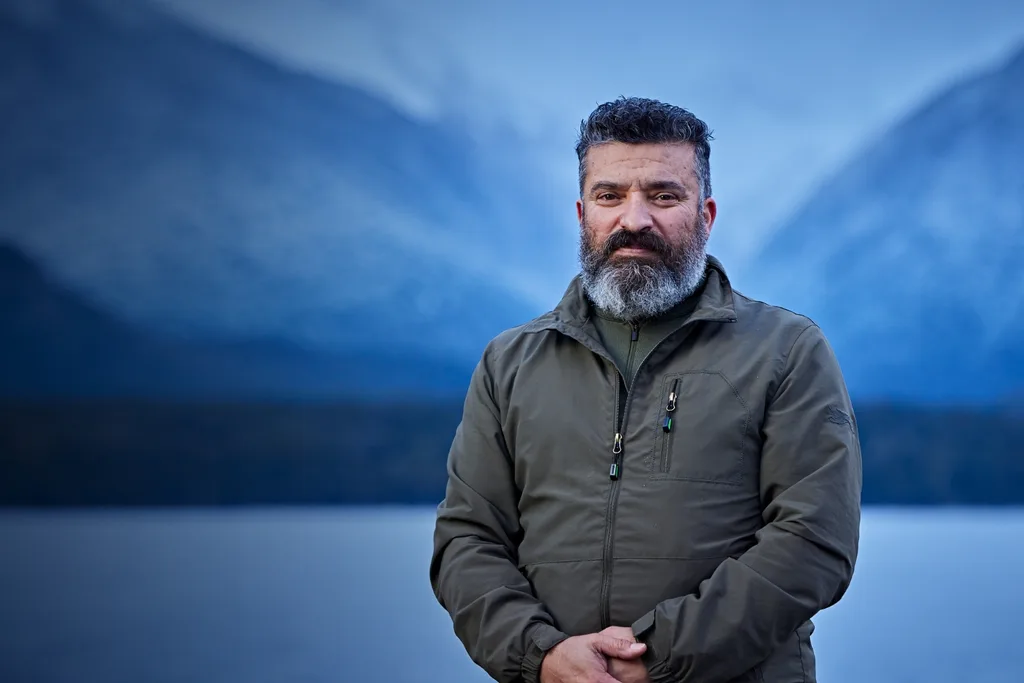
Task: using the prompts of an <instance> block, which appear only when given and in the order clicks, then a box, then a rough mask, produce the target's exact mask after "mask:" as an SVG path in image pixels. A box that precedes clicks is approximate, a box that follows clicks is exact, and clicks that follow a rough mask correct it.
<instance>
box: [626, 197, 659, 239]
mask: <svg viewBox="0 0 1024 683" xmlns="http://www.w3.org/2000/svg"><path fill="white" fill-rule="evenodd" d="M619 224H620V225H621V226H622V227H623V228H624V229H626V230H629V231H631V232H639V231H641V230H649V229H650V228H651V227H652V220H651V212H650V210H649V209H648V206H647V200H646V199H645V198H644V197H642V196H639V195H636V194H630V195H629V196H628V197H627V199H626V202H625V204H624V205H623V207H622V216H620V217H619Z"/></svg>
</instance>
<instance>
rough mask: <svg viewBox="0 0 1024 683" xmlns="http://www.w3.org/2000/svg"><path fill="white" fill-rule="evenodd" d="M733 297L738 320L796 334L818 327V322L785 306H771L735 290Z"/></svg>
mask: <svg viewBox="0 0 1024 683" xmlns="http://www.w3.org/2000/svg"><path fill="white" fill-rule="evenodd" d="M733 297H734V301H735V306H736V313H737V318H738V319H739V320H741V321H743V320H747V321H750V322H751V323H756V324H757V325H758V326H762V327H763V326H766V325H767V326H769V327H770V328H773V329H776V330H791V331H795V332H796V334H800V333H801V332H803V331H805V330H807V329H808V328H810V327H814V328H817V327H818V324H817V322H815V321H814V320H813V319H812V318H810V317H809V316H807V315H805V314H803V313H798V312H796V311H792V310H790V309H788V308H785V307H784V306H779V305H776V304H770V303H767V302H765V301H761V300H759V299H755V298H753V297H750V296H747V295H746V294H743V293H742V292H738V291H735V290H734V291H733Z"/></svg>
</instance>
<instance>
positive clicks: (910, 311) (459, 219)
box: [0, 0, 1024, 402]
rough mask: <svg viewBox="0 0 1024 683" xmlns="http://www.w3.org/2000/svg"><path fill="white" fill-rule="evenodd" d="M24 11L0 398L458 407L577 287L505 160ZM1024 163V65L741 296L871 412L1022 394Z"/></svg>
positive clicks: (787, 227) (895, 136)
mask: <svg viewBox="0 0 1024 683" xmlns="http://www.w3.org/2000/svg"><path fill="white" fill-rule="evenodd" d="M30 5H31V3H28V4H26V3H23V2H12V0H0V78H2V79H3V82H4V83H5V87H4V88H3V89H2V91H0V239H2V240H5V241H6V244H7V246H6V247H4V248H3V249H2V250H0V328H2V330H3V332H2V333H0V391H2V393H4V394H6V395H8V396H19V395H28V394H35V395H55V394H67V393H71V394H79V395H110V394H118V395H125V394H130V395H137V394H146V395H159V396H164V395H175V396H191V397H206V396H246V397H254V396H256V397H258V396H264V397H318V396H361V397H369V396H371V395H372V396H388V395H391V396H393V395H396V394H398V395H406V394H409V393H410V392H411V393H413V394H414V395H427V394H438V393H439V394H446V395H447V394H452V395H454V394H458V393H459V391H461V389H462V388H463V387H464V383H465V381H466V378H467V377H468V372H469V371H470V370H471V368H472V366H473V364H474V363H475V362H476V360H477V358H478V357H479V353H480V351H481V350H482V348H483V346H484V344H485V343H486V342H487V340H489V339H490V338H491V337H492V336H494V335H495V334H497V333H498V332H500V331H501V330H503V329H505V328H507V327H511V326H513V325H516V324H519V323H521V322H523V321H525V320H527V319H529V318H531V317H533V316H534V315H537V314H538V313H540V312H542V311H543V310H545V309H546V308H548V307H550V306H551V305H553V304H554V303H555V302H554V301H551V300H550V293H551V292H552V291H557V290H558V288H560V287H562V286H564V284H565V283H566V281H567V279H568V277H569V276H571V274H572V271H573V268H574V259H575V240H576V235H575V232H574V230H573V229H572V226H568V227H567V226H565V225H562V224H561V223H560V220H561V219H556V218H555V217H553V216H551V215H549V214H548V213H547V211H546V210H545V208H544V207H546V206H548V205H549V203H547V202H545V201H544V197H543V191H544V190H543V188H538V187H533V186H532V185H531V183H529V182H527V181H526V179H528V178H530V177H535V176H536V174H535V173H532V172H531V170H530V161H529V158H528V156H527V155H525V154H524V153H523V151H522V150H521V149H519V145H518V142H517V141H516V140H515V139H514V138H510V137H503V138H501V139H490V138H488V139H481V138H480V137H479V136H476V135H474V134H472V133H471V132H470V131H469V130H468V127H466V126H464V125H462V124H461V123H460V122H459V121H458V120H455V119H451V120H444V121H441V122H432V123H431V122H423V121H420V120H416V119H414V118H412V117H410V116H408V115H406V114H404V113H402V112H401V111H400V110H399V109H397V108H396V107H394V106H392V105H390V104H389V103H387V102H386V101H385V100H383V99H381V98H380V97H377V96H375V95H373V94H371V93H368V92H365V91H362V90H360V89H357V88H353V87H348V86H345V85H343V84H338V83H332V82H327V81H324V80H321V79H318V78H315V77H312V76H310V75H306V74H302V73H297V72H295V71H292V70H288V69H285V68H283V67H281V66H279V65H277V64H275V63H272V62H270V61H267V60H265V59H262V58H260V57H258V56H257V55H256V54H255V53H253V52H250V51H248V50H246V49H244V48H243V47H239V46H234V45H229V44H226V43H224V42H222V41H219V40H217V39H214V38H212V37H210V36H207V35H205V34H203V33H201V32H200V31H198V30H196V29H193V28H190V27H187V26H185V25H183V24H181V23H179V22H177V21H176V20H174V19H173V18H171V17H169V16H165V15H164V14H162V13H161V12H159V11H158V10H156V9H151V8H146V7H145V6H136V7H134V8H132V9H131V10H130V11H128V10H126V9H125V8H123V7H122V6H121V5H119V4H118V3H109V2H98V1H97V0H78V1H74V0H59V1H57V2H52V3H47V7H48V10H47V11H46V12H41V13H40V12H34V11H26V9H25V8H26V7H28V6H30ZM1021 159H1024V53H1021V55H1018V56H1017V57H1016V58H1015V59H1012V60H1010V61H1008V62H1007V63H1005V64H1002V65H998V66H997V67H996V68H994V69H993V70H992V71H991V72H989V73H985V74H980V75H978V76H976V77H974V78H971V79H968V80H965V81H964V82H962V83H959V84H956V85H954V86H953V87H952V88H950V89H949V90H948V91H946V92H943V93H938V94H937V95H936V96H935V98H934V99H933V100H932V101H930V102H927V103H925V104H924V105H923V106H922V107H921V109H920V110H918V111H916V112H912V113H911V114H910V115H908V116H907V117H906V119H905V120H903V121H900V122H897V124H896V125H894V127H893V128H892V129H891V130H890V131H889V132H887V133H886V134H885V135H884V136H882V137H881V138H880V139H879V140H877V141H875V142H874V143H873V144H872V145H871V146H869V147H868V148H867V149H865V150H864V151H863V152H862V153H861V154H860V155H858V156H857V157H855V158H854V159H852V160H851V161H850V162H849V163H848V164H847V165H846V166H845V167H843V168H842V169H840V170H839V171H837V173H835V174H834V175H833V176H832V177H831V178H829V179H827V181H826V182H825V183H823V184H822V185H821V187H820V188H818V190H817V191H816V192H815V193H814V195H813V196H812V197H811V198H810V200H809V201H808V202H807V204H806V205H805V206H804V207H803V208H802V209H800V210H799V211H798V212H797V213H796V214H794V216H793V217H792V219H791V220H790V221H788V222H787V223H786V224H784V225H782V226H780V227H779V229H778V230H777V231H776V232H775V236H774V237H773V239H772V241H771V242H770V243H769V245H768V246H767V248H766V249H765V251H764V253H763V254H761V256H760V257H759V258H758V259H756V261H755V263H756V266H755V268H756V270H757V272H756V277H755V278H754V279H755V280H756V282H757V283H758V285H759V286H758V290H757V291H752V292H748V293H750V294H752V295H755V296H758V297H759V298H764V299H766V300H769V301H772V302H773V303H780V304H783V305H786V306H788V307H791V308H794V309H795V310H798V311H800V312H803V313H806V314H808V315H810V316H811V317H813V318H814V319H815V320H817V321H818V322H819V323H820V324H821V325H822V327H823V328H824V329H825V331H826V333H827V334H828V336H829V339H830V340H831V341H832V343H833V345H834V346H835V348H836V351H837V353H838V355H839V357H840V361H841V362H842V363H843V366H844V369H845V370H846V372H847V375H848V379H849V381H850V385H851V389H852V390H853V392H854V394H855V397H861V398H865V399H872V400H876V399H877V400H901V401H910V402H922V401H942V402H993V401H999V400H1004V399H1005V398H1006V397H1008V396H1014V395H1020V392H1021V390H1022V388H1024V269H1022V268H1021V267H1020V265H1019V264H1020V263H1021V261H1022V260H1024V165H1022V164H1021ZM727 265H728V264H727Z"/></svg>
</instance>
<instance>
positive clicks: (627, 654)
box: [597, 636, 647, 659]
mask: <svg viewBox="0 0 1024 683" xmlns="http://www.w3.org/2000/svg"><path fill="white" fill-rule="evenodd" d="M597 648H598V650H600V651H601V653H602V654H604V655H607V656H609V657H618V658H619V659H636V658H637V657H639V656H640V655H642V654H643V653H644V652H646V651H647V646H646V645H644V644H643V643H634V642H631V641H628V640H624V639H622V638H613V637H611V636H604V637H603V638H601V639H599V640H598V641H597Z"/></svg>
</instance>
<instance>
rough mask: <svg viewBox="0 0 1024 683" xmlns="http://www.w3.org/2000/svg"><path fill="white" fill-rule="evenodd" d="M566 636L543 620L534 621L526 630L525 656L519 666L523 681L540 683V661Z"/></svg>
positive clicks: (566, 636)
mask: <svg viewBox="0 0 1024 683" xmlns="http://www.w3.org/2000/svg"><path fill="white" fill-rule="evenodd" d="M568 637H569V636H568V635H566V634H564V633H562V632H561V631H559V630H558V629H557V628H555V627H554V626H551V625H549V624H545V623H543V622H539V623H535V624H533V625H532V626H530V627H529V628H528V629H527V630H526V656H524V657H523V663H522V666H521V669H522V674H523V681H524V682H525V683H540V663H541V661H542V660H543V659H544V655H546V654H547V653H548V650H550V649H551V648H553V647H554V646H555V645H558V644H559V643H560V642H562V641H563V640H565V639H566V638H568Z"/></svg>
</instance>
